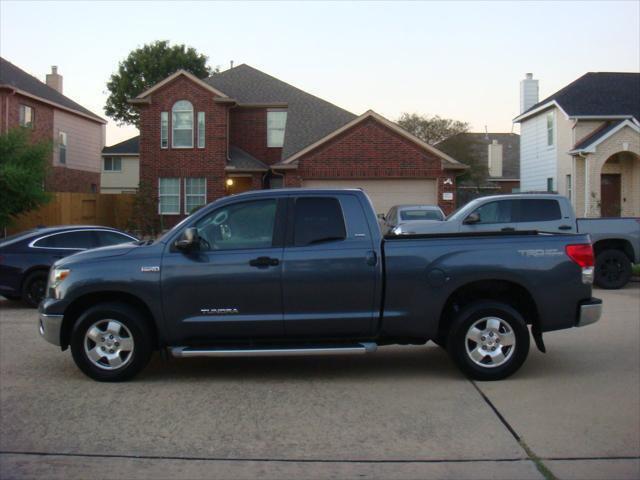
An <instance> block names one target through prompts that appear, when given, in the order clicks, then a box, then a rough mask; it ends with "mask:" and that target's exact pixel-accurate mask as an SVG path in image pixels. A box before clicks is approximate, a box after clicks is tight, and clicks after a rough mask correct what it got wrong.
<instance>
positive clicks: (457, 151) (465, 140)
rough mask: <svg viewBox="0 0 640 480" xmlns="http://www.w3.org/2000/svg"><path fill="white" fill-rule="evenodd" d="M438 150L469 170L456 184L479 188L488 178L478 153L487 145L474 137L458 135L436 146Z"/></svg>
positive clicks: (486, 170)
mask: <svg viewBox="0 0 640 480" xmlns="http://www.w3.org/2000/svg"><path fill="white" fill-rule="evenodd" d="M436 148H438V150H440V151H442V152H444V153H446V154H447V155H449V156H450V157H453V158H455V159H456V160H458V161H459V162H461V163H464V164H465V165H467V166H468V167H469V168H468V169H467V170H466V171H465V172H464V173H463V174H462V175H460V176H459V177H458V183H460V184H466V185H473V186H475V187H480V186H482V185H484V184H485V183H486V180H487V178H488V176H489V170H488V168H487V165H486V164H484V163H483V162H481V161H480V155H479V152H480V151H481V150H483V149H484V150H485V151H486V148H487V144H486V143H484V142H482V141H480V140H477V137H475V136H474V135H465V133H459V134H457V135H453V136H451V137H449V138H447V139H446V140H444V141H442V142H441V143H439V144H438V145H436Z"/></svg>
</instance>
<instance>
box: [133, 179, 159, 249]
mask: <svg viewBox="0 0 640 480" xmlns="http://www.w3.org/2000/svg"><path fill="white" fill-rule="evenodd" d="M127 230H129V231H131V232H134V233H136V234H137V235H138V236H151V237H153V236H155V235H156V234H157V233H158V232H159V231H161V228H160V220H159V218H158V197H157V196H156V195H154V192H153V189H152V188H151V185H150V184H149V182H146V181H144V180H141V181H140V184H139V185H138V192H137V193H136V196H135V198H134V199H133V206H132V209H131V217H130V219H129V223H128V225H127Z"/></svg>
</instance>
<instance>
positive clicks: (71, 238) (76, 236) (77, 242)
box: [34, 230, 95, 250]
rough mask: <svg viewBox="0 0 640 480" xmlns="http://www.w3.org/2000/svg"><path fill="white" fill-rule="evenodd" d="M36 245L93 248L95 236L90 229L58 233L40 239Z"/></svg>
mask: <svg viewBox="0 0 640 480" xmlns="http://www.w3.org/2000/svg"><path fill="white" fill-rule="evenodd" d="M34 246H36V247H48V248H76V249H78V250H81V249H87V248H93V247H94V246H95V245H94V244H93V236H92V232H91V231H90V230H83V231H78V232H68V233H58V234H55V235H51V236H49V237H45V238H43V239H42V240H38V241H37V242H36V243H35V244H34Z"/></svg>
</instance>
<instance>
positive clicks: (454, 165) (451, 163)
mask: <svg viewBox="0 0 640 480" xmlns="http://www.w3.org/2000/svg"><path fill="white" fill-rule="evenodd" d="M367 118H373V119H375V120H377V121H378V122H380V123H381V124H383V125H384V126H386V127H387V128H389V129H391V130H393V131H394V132H395V133H397V134H399V135H401V136H402V137H404V138H406V139H408V140H410V141H412V142H413V143H415V144H416V145H418V146H419V147H422V148H424V149H425V150H428V151H429V152H431V153H433V154H435V155H436V156H438V157H439V158H440V159H441V160H443V162H444V163H443V165H442V166H443V168H450V169H460V170H464V169H466V168H468V167H467V166H466V165H464V164H462V163H460V162H458V161H457V160H455V159H454V158H452V157H450V156H449V155H447V154H446V153H444V152H442V151H440V150H438V149H437V148H435V147H434V146H432V145H429V144H428V143H426V142H424V141H422V140H420V139H419V138H418V137H416V136H415V135H412V134H411V133H409V132H408V131H406V130H405V129H404V128H402V127H401V126H400V125H398V124H397V123H393V122H392V121H391V120H388V119H386V118H384V117H383V116H382V115H380V114H379V113H376V112H374V111H373V110H367V111H366V112H364V113H363V114H362V115H360V116H359V117H356V118H354V119H353V120H351V121H350V122H348V123H346V124H344V125H343V126H342V127H340V128H337V129H336V130H334V131H332V132H330V133H329V134H327V135H325V136H324V137H322V138H320V139H318V140H317V141H316V142H314V143H312V144H310V145H307V146H306V147H305V148H303V149H302V150H299V151H298V152H297V153H296V154H295V155H292V156H290V157H289V158H287V159H286V160H283V161H282V162H280V163H279V164H278V165H283V164H284V165H286V164H290V163H292V162H294V161H295V160H297V159H298V158H300V157H301V156H303V155H304V154H306V153H309V152H310V151H312V150H313V149H315V148H317V147H319V146H320V145H322V144H323V143H325V142H327V141H329V140H331V139H332V138H334V137H336V136H338V135H340V134H341V133H342V132H345V131H347V130H348V129H350V128H352V127H354V126H355V125H357V124H358V123H360V122H362V121H364V120H366V119H367Z"/></svg>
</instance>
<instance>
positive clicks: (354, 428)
mask: <svg viewBox="0 0 640 480" xmlns="http://www.w3.org/2000/svg"><path fill="white" fill-rule="evenodd" d="M594 295H595V296H599V297H601V298H603V299H604V302H605V303H604V305H605V307H604V317H603V318H602V319H601V321H600V322H599V323H597V324H595V325H591V326H588V327H585V328H581V329H572V330H566V331H561V332H554V333H550V334H547V335H545V342H546V344H547V350H548V353H546V354H542V353H540V352H538V351H537V350H532V351H531V353H530V355H529V358H528V360H527V362H526V363H525V365H524V367H523V368H522V369H521V370H520V371H519V372H518V373H517V374H516V375H515V376H513V377H511V378H509V379H507V380H504V381H500V382H471V381H469V380H467V379H466V378H464V377H463V376H462V375H461V374H460V373H459V372H458V370H457V369H456V368H455V367H454V366H453V364H452V363H451V361H450V360H449V359H448V357H447V355H446V353H445V352H444V351H443V350H441V349H440V348H438V347H436V346H434V345H432V344H429V345H427V346H422V347H384V348H381V349H380V350H379V351H378V352H377V353H375V354H373V355H363V356H335V357H295V358H259V359H247V358H244V359H243V358H230V359H223V358H219V359H213V358H212V359H181V360H170V361H164V360H162V359H161V358H160V357H159V356H156V357H155V358H154V359H153V361H152V363H151V364H150V365H149V367H148V368H147V369H146V370H145V371H144V372H143V373H142V374H141V375H140V376H139V377H137V378H136V379H135V380H134V381H132V382H128V383H121V384H102V383H97V382H94V381H92V380H90V379H88V378H86V377H85V376H84V375H83V374H82V373H81V372H80V371H79V370H78V369H77V368H76V367H75V365H74V363H73V361H72V359H71V355H70V353H69V352H68V351H67V352H60V351H59V349H57V348H56V347H54V346H53V345H50V344H48V343H46V342H44V340H42V339H41V338H40V336H39V335H38V333H37V328H36V312H35V310H32V309H27V308H25V307H22V306H20V305H19V304H16V303H15V302H9V301H5V300H2V299H0V478H2V479H8V478H37V477H39V478H43V477H46V478H88V477H91V478H105V479H106V478H110V479H111V478H149V477H153V478H157V479H161V478H190V479H191V478H193V479H196V478H254V477H260V478H262V479H271V478H273V479H283V478H385V479H386V478H388V479H392V478H398V479H405V478H406V479H413V478H478V479H484V478H493V479H500V478H505V479H507V478H509V479H511V478H518V479H519V478H522V479H529V478H531V479H543V478H554V477H555V478H563V479H565V478H566V479H570V478H581V479H582V478H587V479H588V478H593V479H603V478H608V479H618V478H619V479H633V478H639V477H640V349H639V345H640V285H639V284H638V283H632V284H630V285H629V286H628V287H627V288H625V289H623V290H619V291H603V290H595V292H594ZM0 298H1V297H0Z"/></svg>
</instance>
